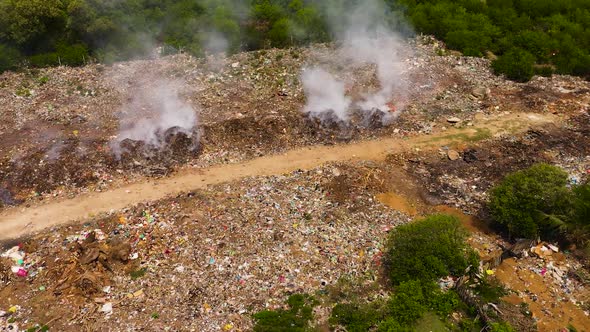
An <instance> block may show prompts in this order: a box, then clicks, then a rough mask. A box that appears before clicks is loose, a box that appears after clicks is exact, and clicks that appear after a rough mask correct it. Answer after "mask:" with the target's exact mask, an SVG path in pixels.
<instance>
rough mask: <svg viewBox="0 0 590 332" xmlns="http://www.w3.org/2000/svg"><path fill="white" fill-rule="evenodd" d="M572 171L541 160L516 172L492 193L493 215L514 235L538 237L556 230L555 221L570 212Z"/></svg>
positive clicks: (491, 205) (491, 210) (490, 205)
mask: <svg viewBox="0 0 590 332" xmlns="http://www.w3.org/2000/svg"><path fill="white" fill-rule="evenodd" d="M567 178H568V175H567V173H566V172H565V171H563V170H561V169H560V168H558V167H555V166H551V165H547V164H537V165H534V166H532V167H530V168H528V169H525V170H522V171H518V172H515V173H512V174H510V175H508V176H506V178H504V180H503V181H502V182H501V183H500V184H498V185H497V186H496V187H494V188H493V189H492V191H491V194H490V204H489V207H490V212H491V215H492V217H493V219H494V220H495V221H496V222H498V223H499V224H501V225H504V226H506V227H507V229H508V231H509V234H510V236H511V237H524V238H536V237H537V236H539V235H541V234H545V235H548V234H550V233H551V231H553V226H552V225H553V224H554V223H553V222H552V221H557V219H558V218H559V217H560V216H563V215H564V214H566V213H567V210H568V204H569V202H568V201H569V197H570V194H569V191H568V189H567V187H566V184H567Z"/></svg>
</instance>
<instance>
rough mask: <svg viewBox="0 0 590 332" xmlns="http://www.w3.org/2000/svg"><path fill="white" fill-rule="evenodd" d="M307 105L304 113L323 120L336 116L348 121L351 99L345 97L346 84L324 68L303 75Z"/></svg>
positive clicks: (314, 69)
mask: <svg viewBox="0 0 590 332" xmlns="http://www.w3.org/2000/svg"><path fill="white" fill-rule="evenodd" d="M301 81H302V82H303V88H304V92H305V95H306V96H307V104H306V105H305V109H304V112H305V113H309V114H310V115H311V116H313V117H316V118H319V119H321V120H329V119H328V117H333V116H335V117H336V118H337V119H338V120H340V121H348V109H349V107H350V103H351V101H350V98H348V97H346V96H345V95H344V92H345V87H344V83H343V82H341V81H339V80H337V79H336V78H335V77H334V76H333V75H332V74H330V73H329V72H327V71H325V70H324V69H322V68H312V69H308V70H305V71H304V72H303V73H302V75H301Z"/></svg>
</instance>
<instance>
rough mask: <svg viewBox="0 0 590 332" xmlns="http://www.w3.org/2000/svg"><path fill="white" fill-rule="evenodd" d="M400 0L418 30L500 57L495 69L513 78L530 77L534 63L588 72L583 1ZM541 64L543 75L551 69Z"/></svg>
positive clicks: (589, 11) (589, 37)
mask: <svg viewBox="0 0 590 332" xmlns="http://www.w3.org/2000/svg"><path fill="white" fill-rule="evenodd" d="M387 2H388V3H390V4H391V5H392V7H396V6H399V5H397V4H394V1H393V0H387ZM399 2H401V4H402V5H405V6H406V8H405V13H406V15H407V17H408V18H409V19H410V20H411V21H412V23H414V26H415V28H416V29H417V30H418V31H420V32H424V33H427V34H433V35H435V36H436V37H438V38H439V39H442V40H444V41H445V42H446V43H447V46H448V47H450V48H452V49H455V50H459V51H461V52H463V54H465V55H472V56H481V55H482V54H485V51H491V52H493V53H494V54H497V55H499V56H500V57H499V59H498V62H496V63H495V66H494V69H495V71H496V72H497V73H501V74H505V75H506V76H507V77H508V78H510V79H514V80H517V81H527V80H529V79H530V77H532V75H533V74H534V73H535V71H533V70H532V65H534V64H549V65H551V66H553V67H555V68H556V71H557V72H558V73H562V74H571V75H578V76H583V77H589V76H590V30H589V29H588V27H589V25H590V23H588V22H590V3H589V2H587V1H585V0H565V1H552V0H538V1H507V0H488V1H472V0H441V1H434V0H425V1H417V0H399ZM524 50H526V51H524ZM525 52H526V53H525ZM542 68H544V69H543V70H542V71H538V73H539V74H543V75H549V74H551V73H552V72H553V71H552V70H549V69H547V68H551V67H542Z"/></svg>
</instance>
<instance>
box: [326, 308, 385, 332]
mask: <svg viewBox="0 0 590 332" xmlns="http://www.w3.org/2000/svg"><path fill="white" fill-rule="evenodd" d="M385 317H386V313H385V310H384V309H383V308H380V304H379V303H369V304H358V303H344V304H341V303H339V304H337V305H336V306H335V307H334V308H333V309H332V316H331V317H330V324H332V325H341V326H344V327H346V330H347V331H348V332H364V331H369V330H370V329H371V328H374V327H376V326H377V325H379V322H380V321H382V320H383V319H384V318H385Z"/></svg>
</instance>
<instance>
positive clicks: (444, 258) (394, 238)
mask: <svg viewBox="0 0 590 332" xmlns="http://www.w3.org/2000/svg"><path fill="white" fill-rule="evenodd" d="M466 237H467V232H466V231H465V229H464V228H463V227H462V226H461V224H460V222H459V220H458V219H457V218H456V217H453V216H448V215H432V216H429V217H427V218H425V219H422V220H418V221H415V222H412V223H409V224H406V225H402V226H399V227H397V228H395V229H394V230H393V231H392V233H391V235H390V236H389V239H388V242H387V249H386V264H387V269H388V273H389V277H390V278H391V281H392V282H393V283H394V284H399V283H401V282H404V281H409V280H416V279H417V280H421V281H424V282H430V281H434V280H436V279H438V278H440V277H444V276H448V275H453V276H459V275H463V274H464V271H465V269H466V268H467V267H468V266H469V265H477V260H478V258H477V254H476V253H475V252H474V251H473V249H471V248H470V247H469V246H468V245H467V244H466V243H465V239H466Z"/></svg>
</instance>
